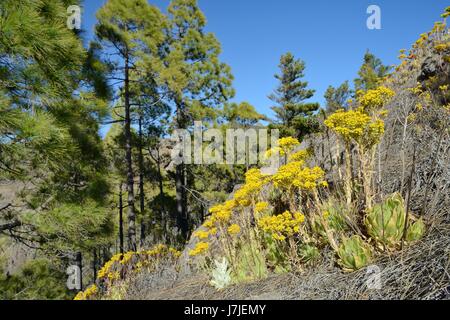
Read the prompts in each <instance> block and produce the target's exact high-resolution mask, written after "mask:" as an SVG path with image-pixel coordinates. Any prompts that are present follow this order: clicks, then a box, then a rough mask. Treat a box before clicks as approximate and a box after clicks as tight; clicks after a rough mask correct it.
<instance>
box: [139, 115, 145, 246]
mask: <svg viewBox="0 0 450 320" xmlns="http://www.w3.org/2000/svg"><path fill="white" fill-rule="evenodd" d="M142 139H143V137H142V115H139V206H140V207H139V208H140V211H141V247H142V246H144V242H145V233H146V224H145V212H144V211H145V199H144V154H143V152H142V148H143V146H142V145H143V143H142Z"/></svg>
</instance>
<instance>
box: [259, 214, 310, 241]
mask: <svg viewBox="0 0 450 320" xmlns="http://www.w3.org/2000/svg"><path fill="white" fill-rule="evenodd" d="M304 221H305V216H304V215H303V214H301V213H300V212H295V213H293V214H292V213H291V212H289V211H285V212H284V213H282V214H279V215H275V216H267V217H263V218H261V219H259V220H258V227H259V228H260V229H261V230H263V231H264V232H266V233H268V234H270V235H271V236H272V238H273V239H275V240H279V241H284V240H286V238H289V237H292V236H293V235H295V234H298V233H299V232H300V225H301V224H302V223H303V222H304Z"/></svg>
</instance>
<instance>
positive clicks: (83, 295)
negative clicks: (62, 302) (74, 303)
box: [73, 284, 98, 300]
mask: <svg viewBox="0 0 450 320" xmlns="http://www.w3.org/2000/svg"><path fill="white" fill-rule="evenodd" d="M97 293H98V288H97V286H96V285H95V284H93V285H91V286H90V287H88V288H87V289H86V290H85V291H84V292H83V291H80V292H78V293H77V295H76V296H75V298H73V300H88V299H89V298H91V297H92V296H95V295H96V294H97Z"/></svg>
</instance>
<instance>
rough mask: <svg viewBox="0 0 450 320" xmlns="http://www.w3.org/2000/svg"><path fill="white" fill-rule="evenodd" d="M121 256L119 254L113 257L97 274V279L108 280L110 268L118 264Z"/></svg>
mask: <svg viewBox="0 0 450 320" xmlns="http://www.w3.org/2000/svg"><path fill="white" fill-rule="evenodd" d="M121 259H122V255H121V254H120V253H118V254H116V255H114V256H113V257H112V258H111V259H110V260H109V261H108V262H106V263H105V265H104V266H103V267H102V268H101V269H100V271H99V272H98V274H97V278H98V279H104V278H110V273H111V268H112V266H113V265H114V264H115V263H116V262H117V263H120V260H121Z"/></svg>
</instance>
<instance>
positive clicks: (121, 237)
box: [119, 183, 124, 254]
mask: <svg viewBox="0 0 450 320" xmlns="http://www.w3.org/2000/svg"><path fill="white" fill-rule="evenodd" d="M119 249H120V254H123V253H124V249H123V198H122V183H121V184H120V191H119Z"/></svg>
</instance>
